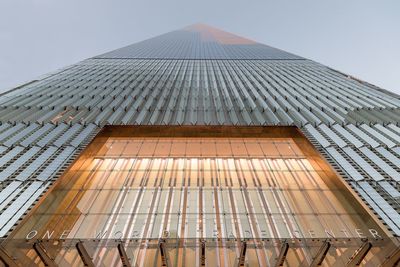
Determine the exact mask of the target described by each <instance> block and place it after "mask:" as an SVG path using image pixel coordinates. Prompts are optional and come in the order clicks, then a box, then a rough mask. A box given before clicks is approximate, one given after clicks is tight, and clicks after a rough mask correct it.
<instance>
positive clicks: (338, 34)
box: [0, 0, 400, 94]
mask: <svg viewBox="0 0 400 267" xmlns="http://www.w3.org/2000/svg"><path fill="white" fill-rule="evenodd" d="M399 14H400V1H399V0H392V1H389V0H380V1H377V0H335V1H328V0H324V1H321V0H301V1H299V0H292V1H289V0H279V1H278V0H276V1H268V0H262V1H250V0H249V1H243V0H241V1H236V0H201V1H200V0H197V1H192V0H146V1H145V0H142V1H135V0H129V1H128V0H108V1H105V0H1V1H0V92H1V91H4V90H5V89H7V88H9V87H12V86H15V85H16V84H18V83H21V82H24V81H27V80H30V79H32V78H35V77H37V76H39V75H41V74H45V73H47V72H50V71H53V70H56V69H58V68H61V67H63V66H66V65H69V64H73V63H76V62H78V61H80V60H83V59H85V58H88V57H92V56H95V55H98V54H101V53H104V52H107V51H110V50H113V49H116V48H119V47H122V46H125V45H128V44H131V43H134V42H138V41H141V40H143V39H146V38H149V37H152V36H155V35H158V34H162V33H165V32H168V31H171V30H174V29H178V28H181V27H184V26H186V25H189V24H193V23H197V22H202V23H206V24H209V25H212V26H215V27H217V28H221V29H224V30H226V31H229V32H233V33H236V34H238V35H241V36H243V37H247V38H250V39H253V40H256V41H258V42H261V43H265V44H268V45H271V46H274V47H277V48H280V49H283V50H286V51H288V52H292V53H294V54H297V55H300V56H303V57H306V58H309V59H313V60H315V61H318V62H320V63H323V64H325V65H328V66H330V67H333V68H335V69H338V70H340V71H343V72H346V73H348V74H351V75H353V76H356V77H358V78H360V79H363V80H365V81H368V82H370V83H373V84H375V85H378V86H381V87H383V88H385V89H388V90H391V91H394V92H396V93H399V94H400V15H399Z"/></svg>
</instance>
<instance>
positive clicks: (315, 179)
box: [6, 127, 392, 266]
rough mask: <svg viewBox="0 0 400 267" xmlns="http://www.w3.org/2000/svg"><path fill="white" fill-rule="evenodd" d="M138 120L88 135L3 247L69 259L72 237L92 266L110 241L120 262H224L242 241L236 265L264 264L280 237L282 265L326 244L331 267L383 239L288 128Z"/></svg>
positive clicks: (74, 256) (103, 260)
mask: <svg viewBox="0 0 400 267" xmlns="http://www.w3.org/2000/svg"><path fill="white" fill-rule="evenodd" d="M278 128H279V127H278ZM149 129H150V130H149ZM149 129H147V130H146V131H137V132H135V128H124V129H123V130H122V134H121V131H119V130H118V129H113V128H107V130H105V131H103V132H102V133H100V134H99V136H98V137H97V138H95V139H94V141H93V142H92V143H91V144H90V145H89V147H88V148H87V149H86V150H85V152H84V153H83V154H82V155H81V156H80V158H79V159H78V160H77V161H76V162H75V163H74V164H73V165H72V166H71V167H70V169H69V170H68V171H67V172H65V174H64V175H63V176H62V178H60V179H59V181H58V182H57V183H56V185H55V186H54V187H53V189H52V190H51V192H50V193H49V194H48V195H47V196H46V197H45V198H44V199H43V201H41V202H40V204H39V205H38V206H37V208H36V209H34V210H33V211H32V213H31V214H30V215H29V216H28V218H26V219H25V220H24V222H23V223H22V224H21V226H20V227H19V228H18V229H16V231H14V234H13V236H12V238H11V239H10V241H9V242H8V248H9V249H10V251H13V252H11V253H13V254H14V256H15V257H17V258H18V259H19V261H20V262H22V263H26V264H29V263H32V262H36V263H37V264H39V263H40V260H39V256H38V253H37V251H35V250H34V249H32V248H31V247H30V246H29V245H27V244H32V243H35V242H37V241H38V240H41V242H42V243H43V242H44V243H43V244H45V246H46V247H47V249H46V251H47V253H48V254H51V255H52V258H53V259H54V261H55V262H56V264H58V265H60V266H80V265H82V260H81V256H80V254H79V253H78V250H77V249H76V248H75V246H74V244H75V243H74V242H76V241H77V240H84V241H85V247H86V250H87V251H88V254H89V255H90V258H91V259H92V260H93V262H94V263H95V264H96V265H99V266H117V265H119V264H122V263H123V261H121V258H120V256H119V255H120V253H119V252H118V250H117V244H122V246H123V247H124V249H125V250H126V253H127V255H128V258H129V262H130V263H131V264H132V266H154V265H157V266H158V265H159V264H161V262H162V260H163V259H165V260H166V261H167V262H169V264H171V265H172V266H174V265H183V264H185V266H194V265H197V266H200V265H201V264H202V262H203V261H204V263H206V264H207V266H217V265H218V264H219V265H220V266H223V265H224V264H226V266H233V265H235V264H239V263H240V255H241V253H242V252H243V246H246V250H245V251H246V253H245V254H244V257H243V262H244V263H246V264H248V266H275V264H276V262H277V261H278V260H279V258H280V251H281V250H282V249H284V247H285V244H288V248H289V249H288V250H287V253H286V254H285V255H284V257H283V263H284V264H285V265H286V266H309V264H310V263H311V262H312V261H313V259H314V258H315V255H316V254H318V249H320V248H321V247H323V246H324V244H327V243H326V242H329V244H330V247H329V248H328V251H327V254H326V256H324V258H323V264H324V265H325V266H342V265H341V264H343V265H344V264H346V263H347V261H348V259H349V258H350V257H351V256H352V255H353V254H354V252H355V250H356V249H358V248H359V247H360V246H361V245H362V244H363V243H365V242H366V240H370V241H368V242H369V243H371V244H372V243H373V248H372V250H371V251H372V252H370V253H369V254H367V256H366V258H365V259H364V261H365V262H368V263H369V264H374V263H378V262H380V260H381V258H382V257H383V256H384V254H383V253H382V249H387V248H388V247H390V246H391V245H392V244H391V242H390V239H388V235H387V232H386V231H384V230H382V228H381V227H380V226H379V225H378V224H377V222H376V221H375V220H374V219H373V218H372V217H371V216H370V215H369V214H368V213H367V212H366V211H365V209H364V208H363V207H362V206H361V205H360V204H359V203H358V201H357V200H356V199H355V198H354V196H353V195H352V194H351V193H350V192H349V190H348V188H346V187H345V186H344V184H343V183H342V182H340V181H339V179H338V177H337V176H336V174H335V173H334V172H333V171H332V170H331V169H330V168H329V167H328V165H327V164H326V163H325V162H324V161H322V160H321V158H320V157H319V156H318V154H317V153H316V152H315V150H313V148H312V146H311V144H310V143H308V141H306V139H305V138H304V137H303V136H302V135H301V134H300V133H298V132H297V130H296V129H295V128H292V127H283V130H279V129H278V130H277V128H276V127H273V128H269V129H268V127H267V128H266V129H267V130H266V129H263V128H258V127H256V128H253V129H251V127H250V128H249V129H245V130H243V129H242V131H237V132H236V131H235V130H234V128H231V129H230V130H229V131H226V132H223V133H221V132H218V131H216V130H210V129H204V132H203V133H204V134H202V132H201V131H198V130H195V131H193V129H192V130H191V131H185V130H179V128H177V129H175V130H173V131H166V133H157V134H155V133H154V132H152V131H151V128H149ZM196 129H199V128H196ZM254 129H258V130H254ZM259 129H262V130H259ZM271 129H272V130H271ZM146 132H148V134H146ZM18 240H25V243H23V242H18ZM327 240H329V241H327ZM54 242H56V244H55V243H54ZM21 243H23V244H21ZM160 244H163V245H162V246H161V245H160ZM243 244H246V245H243ZM331 244H334V245H332V247H331ZM6 248H7V246H6ZM11 248H12V249H11ZM14 248H17V249H16V250H14ZM162 250H165V251H166V256H165V257H161V256H160V255H161V254H162ZM380 254H381V255H380ZM195 263H196V264H195ZM371 266H373V265H371Z"/></svg>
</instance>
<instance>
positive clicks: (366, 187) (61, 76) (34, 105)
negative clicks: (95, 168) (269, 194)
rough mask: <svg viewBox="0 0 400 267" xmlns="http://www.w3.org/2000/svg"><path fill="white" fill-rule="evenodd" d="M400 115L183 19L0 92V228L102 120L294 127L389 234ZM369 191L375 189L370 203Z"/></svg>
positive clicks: (397, 105) (334, 81) (349, 86)
mask: <svg viewBox="0 0 400 267" xmlns="http://www.w3.org/2000/svg"><path fill="white" fill-rule="evenodd" d="M399 124H400V97H399V96H397V95H395V94H393V93H390V92H387V91H385V90H382V89H380V88H377V87H375V86H373V85H370V84H368V83H365V82H362V81H359V80H357V79H354V78H352V77H350V76H347V75H345V74H343V73H340V72H338V71H335V70H332V69H330V68H328V67H326V66H323V65H321V64H318V63H316V62H313V61H310V60H307V59H304V58H301V57H298V56H295V55H292V54H290V53H287V52H284V51H281V50H278V49H275V48H271V47H269V46H266V45H262V44H258V43H255V42H253V41H251V40H247V39H245V38H241V37H238V36H235V35H232V34H228V33H226V32H222V31H219V30H217V29H214V28H210V27H208V26H205V25H194V26H191V27H189V28H185V29H183V30H179V31H175V32H172V33H168V34H165V35H162V36H160V37H155V38H153V39H150V40H147V41H143V42H141V43H138V44H134V45H131V46H127V47H125V48H121V49H118V50H115V51H112V52H110V53H106V54H103V55H101V56H98V57H95V58H91V59H87V60H84V61H82V62H79V63H77V64H75V65H72V66H69V67H67V68H65V69H62V70H59V71H57V72H54V73H52V74H49V75H47V76H44V77H42V78H39V79H37V80H35V81H33V82H30V83H28V84H26V85H23V86H20V87H18V88H16V89H14V90H12V91H9V92H7V93H4V94H1V95H0V173H1V174H0V175H1V176H0V177H1V178H0V180H1V181H0V199H4V203H6V204H4V205H2V206H0V214H5V215H3V217H1V218H4V219H3V220H1V221H0V232H1V233H2V234H4V235H6V234H7V232H8V231H9V230H10V229H12V228H13V226H14V223H15V222H17V219H18V218H16V217H15V215H13V214H14V213H16V214H19V215H21V216H22V215H23V213H24V212H25V211H26V210H27V208H26V205H27V204H26V203H34V201H35V200H36V199H37V197H39V196H40V194H41V193H42V192H44V190H45V189H43V190H41V189H42V188H43V187H46V186H48V185H50V184H51V182H53V181H54V180H55V179H57V177H58V176H59V174H60V173H61V172H62V170H63V169H64V168H66V167H67V166H69V164H70V162H71V160H72V159H73V158H74V157H75V155H76V154H77V153H79V152H80V151H81V150H82V149H83V148H84V147H85V146H86V144H87V143H88V142H89V141H90V140H91V139H92V138H93V136H94V135H95V134H96V133H97V132H98V131H99V130H100V129H101V128H102V127H103V126H104V125H241V126H252V125H259V126H264V125H275V126H279V125H296V126H298V127H300V129H301V130H302V131H303V133H304V134H305V135H306V136H307V137H308V138H309V139H310V140H311V141H312V142H313V144H314V145H315V146H316V147H317V148H318V149H319V151H320V152H321V153H322V154H323V155H326V157H327V159H329V160H330V161H331V162H332V163H333V164H334V165H335V166H336V168H337V170H338V171H340V172H341V173H342V174H343V175H342V176H343V178H344V179H345V180H346V182H348V184H349V185H351V186H352V187H353V188H354V190H355V191H356V192H358V193H359V194H360V195H361V196H364V195H365V196H366V197H365V198H364V199H365V201H366V203H367V204H369V205H370V207H371V208H372V209H374V210H375V211H376V212H377V213H378V215H379V216H380V218H381V219H382V220H383V221H384V222H385V223H387V225H388V226H389V227H390V228H391V229H392V230H393V232H394V233H398V232H399V229H400V221H398V220H394V219H395V217H393V216H394V215H393V214H394V212H396V211H398V210H399V209H400V206H399V198H398V195H399V194H400V191H399V189H400V185H399V177H398V174H399V173H400V167H399V166H400V148H399V146H400V143H399V138H400V127H399ZM5 174H7V175H5ZM31 185H35V186H36V187H37V188H36V187H35V188H36V189H35V190H32V188H33V187H32V186H31ZM371 188H372V189H371ZM27 190H28V191H27ZM369 192H372V193H373V194H378V195H381V196H382V197H381V198H380V199H379V203H376V202H374V201H376V199H371V198H370V197H368V194H369ZM21 196H26V198H25V199H24V201H25V202H24V203H22V202H20V197H21ZM32 196H35V197H34V198H35V199H33V198H31V197H32ZM13 203H16V204H13ZM29 205H30V204H29ZM379 205H383V206H382V207H391V209H392V211H391V212H390V213H385V212H382V210H381V208H380V207H379ZM11 209H14V210H11ZM378 209H379V210H378ZM396 218H397V217H396Z"/></svg>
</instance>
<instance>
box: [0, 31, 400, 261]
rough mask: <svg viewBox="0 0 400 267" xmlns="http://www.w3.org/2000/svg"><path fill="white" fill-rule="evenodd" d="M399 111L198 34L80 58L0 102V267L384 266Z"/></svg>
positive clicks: (394, 205)
mask: <svg viewBox="0 0 400 267" xmlns="http://www.w3.org/2000/svg"><path fill="white" fill-rule="evenodd" d="M399 107H400V97H399V96H397V95H395V94H393V93H390V92H388V91H385V90H383V89H380V88H377V87H375V86H373V85H370V84H368V83H366V82H363V81H359V80H357V79H355V78H353V77H350V76H347V75H345V74H342V73H340V72H338V71H335V70H332V69H330V68H328V67H326V66H323V65H321V64H318V63H315V62H313V61H310V60H307V59H304V58H301V57H299V56H296V55H293V54H290V53H287V52H284V51H282V50H278V49H275V48H272V47H269V46H266V45H263V44H259V43H256V42H254V41H251V40H248V39H245V38H242V37H238V36H236V35H233V34H230V33H227V32H223V31H221V30H218V29H215V28H212V27H209V26H206V25H193V26H189V27H186V28H184V29H182V30H177V31H174V32H171V33H167V34H164V35H161V36H158V37H155V38H152V39H149V40H146V41H143V42H140V43H137V44H134V45H131V46H127V47H124V48H121V49H118V50H115V51H112V52H109V53H106V54H103V55H100V56H97V57H94V58H90V59H87V60H84V61H82V62H80V63H77V64H75V65H72V66H69V67H67V68H65V69H62V70H59V71H57V72H55V73H52V74H49V75H47V76H44V77H42V78H40V79H38V80H35V81H32V82H30V83H28V84H26V85H24V86H21V87H18V88H16V89H14V90H12V91H10V92H7V93H5V94H3V95H0V121H1V125H0V190H1V191H0V210H1V214H0V235H1V236H2V237H3V238H4V240H3V241H2V246H1V251H0V252H1V253H0V259H1V260H2V261H3V262H5V263H6V264H17V265H39V266H40V265H51V264H55V265H57V266H81V265H84V264H86V265H89V266H90V265H96V266H118V265H120V266H154V265H157V266H158V265H166V266H183V265H185V266H192V265H193V266H194V265H196V266H310V265H311V266H318V265H322V266H345V265H346V264H348V265H350V266H355V265H357V264H362V265H365V266H379V265H380V264H387V266H391V265H393V264H395V263H396V261H397V260H398V259H399V258H400V255H399V249H398V247H399V240H398V236H399V234H400V215H399V212H398V211H399V208H400V207H399V201H400V192H399V186H400V185H399V182H400V167H399V166H400V148H399V144H400V126H398V123H399V121H398V118H399V115H400V111H399ZM384 266H386V265H384Z"/></svg>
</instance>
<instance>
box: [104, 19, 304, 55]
mask: <svg viewBox="0 0 400 267" xmlns="http://www.w3.org/2000/svg"><path fill="white" fill-rule="evenodd" d="M97 58H152V59H302V58H301V57H299V56H296V55H293V54H290V53H288V52H285V51H282V50H279V49H276V48H273V47H270V46H267V45H264V44H259V43H256V42H254V41H252V40H248V39H245V38H242V37H239V36H236V35H234V34H231V33H228V32H224V31H221V30H219V29H216V28H212V27H210V26H207V25H202V24H195V25H192V26H189V27H186V28H183V29H181V30H176V31H172V32H169V33H166V34H163V35H160V36H157V37H154V38H151V39H148V40H145V41H142V42H139V43H136V44H133V45H129V46H126V47H123V48H120V49H117V50H114V51H111V52H108V53H105V54H103V55H100V56H97Z"/></svg>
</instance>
